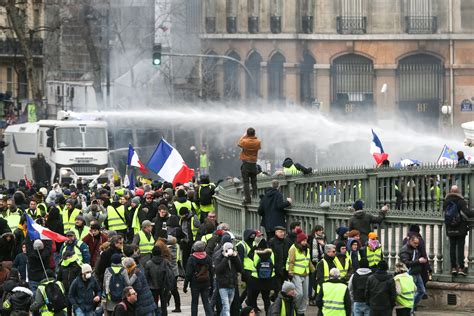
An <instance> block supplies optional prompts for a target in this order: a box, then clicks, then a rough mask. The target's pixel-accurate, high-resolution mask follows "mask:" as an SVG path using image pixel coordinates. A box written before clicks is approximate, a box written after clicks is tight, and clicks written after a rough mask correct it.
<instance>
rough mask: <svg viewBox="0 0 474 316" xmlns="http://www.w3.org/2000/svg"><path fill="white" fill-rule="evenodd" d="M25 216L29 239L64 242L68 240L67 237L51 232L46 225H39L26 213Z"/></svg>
mask: <svg viewBox="0 0 474 316" xmlns="http://www.w3.org/2000/svg"><path fill="white" fill-rule="evenodd" d="M25 216H26V224H27V227H28V235H29V236H30V239H31V240H36V239H43V240H53V241H55V242H65V241H66V240H68V238H67V237H65V236H63V235H61V234H58V233H56V232H53V231H52V230H49V229H48V228H46V227H43V226H41V225H40V224H38V223H36V222H35V221H33V219H32V218H31V217H30V216H29V215H28V214H25Z"/></svg>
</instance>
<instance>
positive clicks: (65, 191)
mask: <svg viewBox="0 0 474 316" xmlns="http://www.w3.org/2000/svg"><path fill="white" fill-rule="evenodd" d="M63 193H64V195H71V190H69V189H66V190H64V191H63Z"/></svg>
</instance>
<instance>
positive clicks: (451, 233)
mask: <svg viewBox="0 0 474 316" xmlns="http://www.w3.org/2000/svg"><path fill="white" fill-rule="evenodd" d="M450 202H454V203H456V204H457V206H458V210H459V211H460V212H461V223H460V224H459V225H458V226H451V225H446V235H448V237H462V236H466V235H467V233H468V231H469V225H468V222H467V219H468V218H471V217H474V212H472V211H471V210H470V208H469V206H468V205H467V202H466V200H464V198H463V197H462V196H461V195H460V194H458V193H449V194H448V195H446V197H445V198H444V202H443V215H444V213H445V212H446V207H447V206H448V204H449V203H450Z"/></svg>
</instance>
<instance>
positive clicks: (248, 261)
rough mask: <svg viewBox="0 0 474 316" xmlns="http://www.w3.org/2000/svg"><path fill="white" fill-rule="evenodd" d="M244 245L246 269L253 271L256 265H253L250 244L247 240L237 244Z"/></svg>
mask: <svg viewBox="0 0 474 316" xmlns="http://www.w3.org/2000/svg"><path fill="white" fill-rule="evenodd" d="M239 245H242V246H243V247H244V267H243V268H244V270H248V271H251V272H252V273H253V272H254V271H255V267H254V265H253V261H252V259H250V258H249V253H250V250H252V249H250V246H249V245H247V243H246V242H245V241H240V242H239V243H238V244H237V246H239Z"/></svg>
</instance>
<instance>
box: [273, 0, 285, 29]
mask: <svg viewBox="0 0 474 316" xmlns="http://www.w3.org/2000/svg"><path fill="white" fill-rule="evenodd" d="M281 16H282V0H270V31H271V32H272V33H274V34H277V33H281Z"/></svg>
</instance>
